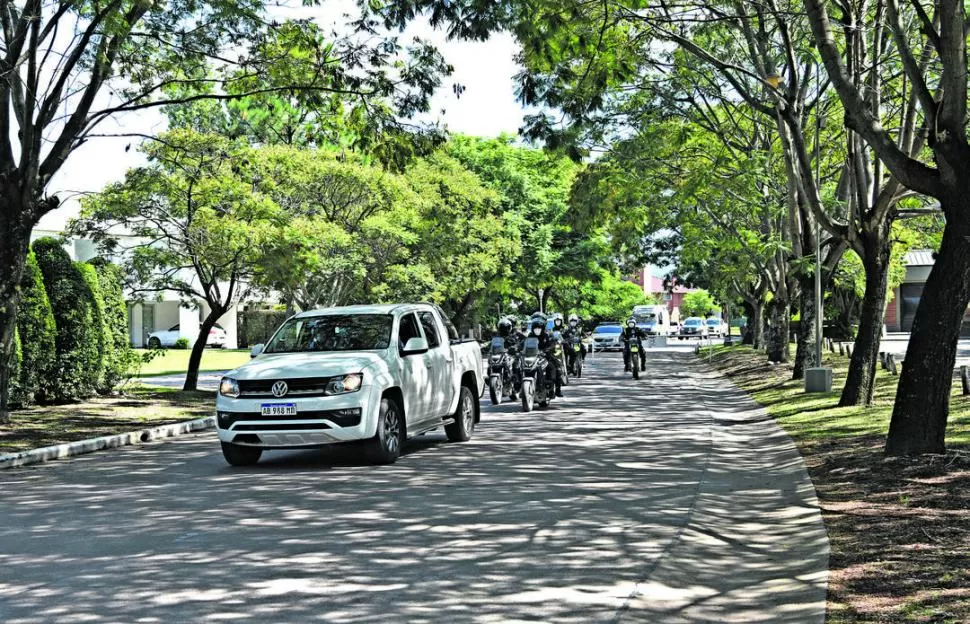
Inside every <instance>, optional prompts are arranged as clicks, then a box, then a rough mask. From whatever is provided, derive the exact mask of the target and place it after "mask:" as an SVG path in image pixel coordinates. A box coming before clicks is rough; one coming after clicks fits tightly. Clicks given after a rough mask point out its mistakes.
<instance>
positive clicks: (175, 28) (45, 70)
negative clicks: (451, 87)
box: [0, 0, 449, 422]
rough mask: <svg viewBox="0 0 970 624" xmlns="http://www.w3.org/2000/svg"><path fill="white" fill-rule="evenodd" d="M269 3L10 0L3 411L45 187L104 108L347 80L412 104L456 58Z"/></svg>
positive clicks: (1, 166) (0, 270)
mask: <svg viewBox="0 0 970 624" xmlns="http://www.w3.org/2000/svg"><path fill="white" fill-rule="evenodd" d="M268 4H269V3H266V2H264V1H263V0H205V1H204V2H183V3H176V4H173V3H166V2H158V1H155V0H137V1H134V0H107V1H106V2H102V3H93V4H92V3H86V2H56V3H55V2H48V3H45V2H41V0H23V1H22V2H20V3H17V2H15V1H14V0H0V26H2V31H0V36H2V41H3V46H2V48H0V71H2V72H3V75H4V80H3V81H2V82H0V189H2V192H0V240H2V241H4V244H3V245H2V246H0V422H6V420H7V400H8V386H9V382H10V374H9V373H10V371H9V368H8V366H7V363H8V361H9V359H10V358H9V356H10V353H11V350H12V347H13V335H14V329H15V327H16V309H17V301H18V289H17V286H18V285H19V284H20V281H21V279H22V276H23V272H24V267H25V263H26V257H27V250H28V245H29V241H30V233H31V230H32V229H33V227H34V225H36V223H37V222H38V221H39V220H40V218H41V217H43V216H44V215H45V214H47V213H48V212H50V211H51V210H53V209H54V208H56V207H57V206H58V205H59V203H60V202H59V199H58V198H57V197H55V196H45V192H46V190H45V189H46V187H47V185H48V183H49V181H50V180H51V178H52V177H53V176H54V175H55V174H56V173H57V172H58V171H59V170H60V169H61V168H62V167H63V165H64V163H65V162H67V160H68V159H69V158H70V156H71V154H72V153H73V152H74V150H75V149H77V148H78V147H79V146H80V145H83V144H84V143H85V142H87V141H88V140H91V139H94V138H96V137H97V136H98V134H97V131H98V129H99V127H100V126H101V125H102V124H103V122H104V121H105V120H108V119H112V118H115V117H117V116H118V115H120V114H124V113H128V112H137V111H142V110H145V109H147V108H151V107H158V106H163V105H166V104H178V103H184V102H190V101H194V100H202V99H216V100H233V99H240V98H243V97H245V96H248V95H257V94H265V93H272V92H279V93H290V94H292V93H297V92H316V93H327V94H339V95H340V96H342V97H344V98H345V99H349V98H351V97H354V98H356V99H357V101H358V102H359V103H360V106H362V107H364V106H366V105H367V102H368V101H371V100H373V101H381V100H382V99H384V98H388V99H389V100H390V102H388V103H387V105H388V106H389V107H391V108H392V109H393V107H394V106H397V105H400V106H402V107H404V110H403V112H404V114H405V115H407V114H408V112H409V111H414V110H417V109H421V108H422V107H426V106H427V103H428V98H429V97H430V94H431V93H433V92H434V90H435V89H436V88H437V86H438V85H439V84H440V78H439V75H440V74H441V73H443V72H447V71H448V70H449V68H448V67H447V66H445V65H444V63H443V62H442V61H441V58H440V56H439V55H438V54H437V53H436V52H435V51H434V50H433V49H431V48H429V47H428V46H427V45H425V44H421V43H416V44H415V45H413V46H411V47H410V48H408V49H402V46H401V45H400V44H399V43H398V41H397V39H396V38H395V37H387V36H383V35H381V34H380V33H378V32H376V30H375V25H374V24H371V23H368V21H367V20H360V21H359V22H358V23H356V24H355V25H356V27H357V30H358V32H360V31H363V32H366V33H367V35H368V36H366V37H359V36H350V37H347V38H345V39H341V40H336V41H333V40H328V39H326V38H325V37H324V36H323V35H322V34H321V32H320V30H319V28H318V27H317V26H316V25H315V24H314V23H313V22H312V21H311V20H302V21H296V20H275V19H271V17H270V16H269V15H268V14H267V11H266V10H265V9H266V6H267V5H268ZM356 34H357V33H355V35H356ZM227 51H228V52H227ZM396 95H400V97H395V96H396Z"/></svg>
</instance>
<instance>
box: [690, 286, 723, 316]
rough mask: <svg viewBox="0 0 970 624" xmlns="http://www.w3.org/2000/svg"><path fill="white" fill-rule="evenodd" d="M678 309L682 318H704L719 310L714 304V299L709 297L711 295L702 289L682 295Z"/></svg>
mask: <svg viewBox="0 0 970 624" xmlns="http://www.w3.org/2000/svg"><path fill="white" fill-rule="evenodd" d="M680 307H681V313H682V314H683V315H684V316H701V317H706V316H708V315H710V314H713V313H714V312H717V311H718V310H720V307H719V306H718V305H717V304H716V303H714V297H712V296H711V293H709V292H707V291H706V290H704V289H703V288H700V289H698V290H694V291H691V292H689V293H687V294H686V295H684V300H683V302H682V303H681V304H680Z"/></svg>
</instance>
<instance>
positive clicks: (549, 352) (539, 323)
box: [529, 312, 562, 397]
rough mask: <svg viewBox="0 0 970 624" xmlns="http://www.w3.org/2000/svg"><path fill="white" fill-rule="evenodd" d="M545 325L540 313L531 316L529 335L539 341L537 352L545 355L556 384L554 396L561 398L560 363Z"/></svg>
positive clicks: (543, 316)
mask: <svg viewBox="0 0 970 624" xmlns="http://www.w3.org/2000/svg"><path fill="white" fill-rule="evenodd" d="M546 323H548V321H547V320H546V316H545V315H544V314H542V313H541V312H536V313H535V314H533V315H532V319H531V321H530V326H531V329H532V331H531V332H530V333H529V335H530V336H534V337H536V338H538V339H539V350H541V351H543V352H544V353H545V354H546V361H547V362H548V363H549V368H550V369H551V370H550V371H548V372H551V373H552V374H553V379H555V382H556V396H557V397H562V371H561V370H560V369H559V367H560V366H561V365H562V363H561V362H560V361H559V358H557V357H556V354H555V348H556V340H555V339H554V338H553V337H552V335H551V334H550V333H549V332H548V331H546Z"/></svg>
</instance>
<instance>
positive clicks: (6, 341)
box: [0, 189, 31, 423]
mask: <svg viewBox="0 0 970 624" xmlns="http://www.w3.org/2000/svg"><path fill="white" fill-rule="evenodd" d="M6 190H8V189H2V190H0V192H3V191H6ZM0 202H3V203H2V205H0V241H2V243H3V244H0V423H8V422H10V410H9V408H10V405H9V399H10V396H9V395H10V374H11V372H12V371H11V370H10V361H11V357H12V355H13V346H14V332H16V330H17V304H18V302H19V300H20V290H19V286H20V280H21V279H22V278H23V274H24V267H25V266H26V264H27V249H28V247H29V245H30V230H31V227H30V225H29V224H27V223H25V221H24V219H23V217H22V216H21V215H22V212H23V211H22V210H21V206H20V203H19V202H17V201H16V200H15V199H12V198H11V197H10V196H7V197H3V198H2V199H0Z"/></svg>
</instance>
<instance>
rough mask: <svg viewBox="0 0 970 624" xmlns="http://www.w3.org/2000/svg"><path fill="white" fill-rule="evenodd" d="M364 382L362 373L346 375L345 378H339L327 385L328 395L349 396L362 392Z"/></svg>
mask: <svg viewBox="0 0 970 624" xmlns="http://www.w3.org/2000/svg"><path fill="white" fill-rule="evenodd" d="M363 381H364V376H363V375H362V374H361V373H353V374H351V375H344V376H343V377H337V378H334V379H331V380H330V381H329V382H328V383H327V389H326V394H327V395H330V396H332V395H335V394H347V393H349V392H357V391H358V390H360V385H361V383H363Z"/></svg>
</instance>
